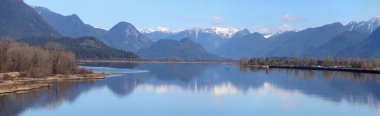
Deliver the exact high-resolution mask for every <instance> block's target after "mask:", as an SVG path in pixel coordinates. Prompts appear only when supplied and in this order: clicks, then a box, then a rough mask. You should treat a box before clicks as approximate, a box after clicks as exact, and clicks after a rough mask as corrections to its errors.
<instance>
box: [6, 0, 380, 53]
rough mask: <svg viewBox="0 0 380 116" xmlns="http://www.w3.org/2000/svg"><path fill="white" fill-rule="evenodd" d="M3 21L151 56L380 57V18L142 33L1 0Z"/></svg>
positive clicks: (32, 34)
mask: <svg viewBox="0 0 380 116" xmlns="http://www.w3.org/2000/svg"><path fill="white" fill-rule="evenodd" d="M20 16H22V17H20ZM0 24H1V27H0V37H11V38H15V39H19V40H20V39H27V38H46V37H47V38H55V39H54V40H51V39H49V40H48V41H57V40H56V39H69V41H70V42H78V43H82V41H74V40H75V38H79V39H80V40H82V39H83V38H81V37H83V36H91V37H86V38H92V40H94V39H95V40H97V41H93V42H89V41H87V42H89V43H97V45H102V46H104V47H101V48H107V49H109V50H110V49H112V50H116V49H120V50H123V51H133V52H135V53H138V54H140V55H142V56H143V57H147V58H164V57H168V58H183V59H191V58H194V59H201V58H219V57H217V56H215V55H218V56H222V57H224V58H232V59H238V58H241V57H294V56H300V57H303V56H315V57H327V56H332V57H363V58H380V53H378V52H379V51H378V50H380V46H378V45H377V43H379V42H380V40H379V37H380V36H379V33H380V32H379V29H378V28H379V27H380V17H374V18H372V19H370V20H368V21H353V22H350V23H348V24H346V25H344V24H342V23H339V22H336V23H331V24H327V25H323V26H320V27H313V28H307V29H305V30H299V31H288V32H280V33H276V34H273V36H269V35H265V36H264V35H263V34H260V33H256V32H253V33H251V32H250V31H249V30H247V29H238V28H226V27H212V28H192V29H186V30H183V31H170V30H167V29H162V30H158V31H151V30H145V31H142V32H140V31H138V30H137V29H136V28H135V27H134V26H133V25H132V24H130V23H127V22H120V23H118V24H116V25H115V26H113V27H112V28H111V29H109V30H105V29H100V28H95V27H93V26H91V25H88V24H86V23H84V22H83V21H82V20H81V19H80V18H79V16H77V15H75V14H73V15H69V16H64V15H61V14H58V13H55V12H52V11H50V10H49V9H47V8H43V7H33V8H31V7H29V6H28V5H26V4H25V3H24V2H23V1H22V0H1V1H0ZM183 38H186V39H183ZM31 40H33V39H31ZM98 40H99V41H98ZM36 41H39V40H36ZM58 42H61V43H65V42H63V41H58ZM29 43H32V42H31V41H29ZM103 43H104V45H103ZM78 45H88V44H78ZM72 46H74V45H72ZM105 46H109V47H105ZM85 47H86V46H85ZM87 47H89V46H87ZM93 47H94V46H93ZM115 48H116V49H115ZM99 50H103V49H99ZM109 50H107V51H109ZM113 53H116V52H113ZM122 54H123V53H122ZM213 54H215V55H213ZM111 56H112V55H111Z"/></svg>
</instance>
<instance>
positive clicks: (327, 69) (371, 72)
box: [241, 65, 380, 74]
mask: <svg viewBox="0 0 380 116" xmlns="http://www.w3.org/2000/svg"><path fill="white" fill-rule="evenodd" d="M241 66H243V67H257V68H267V69H298V70H319V71H338V72H352V73H369V74H380V70H368V69H356V68H346V67H306V66H278V65H274V66H268V65H241Z"/></svg>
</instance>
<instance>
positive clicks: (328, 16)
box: [25, 0, 380, 32]
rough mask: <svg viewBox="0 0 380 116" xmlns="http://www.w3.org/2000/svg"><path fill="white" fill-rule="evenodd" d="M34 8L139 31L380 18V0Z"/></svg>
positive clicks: (65, 1)
mask: <svg viewBox="0 0 380 116" xmlns="http://www.w3.org/2000/svg"><path fill="white" fill-rule="evenodd" d="M25 2H26V3H28V4H29V5H33V6H43V7H47V8H49V9H51V10H52V11H55V12H58V13H61V14H64V15H70V14H77V15H79V16H80V17H81V18H82V20H83V21H84V22H85V23H87V24H90V25H93V26H95V27H99V28H104V29H109V28H111V27H112V26H113V25H115V24H116V23H118V22H120V21H126V22H130V23H132V24H133V25H135V26H136V27H137V28H139V29H145V28H156V27H167V28H170V29H173V30H177V29H188V28H192V27H212V26H223V27H238V28H247V29H249V30H251V31H259V32H274V31H279V30H291V29H304V28H308V27H316V26H321V25H324V24H328V23H333V22H342V23H343V24H346V23H348V22H349V21H355V20H369V19H370V18H372V17H374V16H380V7H379V5H380V0H25Z"/></svg>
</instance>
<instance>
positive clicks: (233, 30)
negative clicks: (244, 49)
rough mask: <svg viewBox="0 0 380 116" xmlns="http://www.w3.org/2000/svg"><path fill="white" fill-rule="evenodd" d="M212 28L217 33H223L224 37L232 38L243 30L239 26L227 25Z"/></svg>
mask: <svg viewBox="0 0 380 116" xmlns="http://www.w3.org/2000/svg"><path fill="white" fill-rule="evenodd" d="M211 30H213V31H214V32H215V33H216V34H218V35H221V36H223V37H227V38H231V37H233V36H234V35H235V34H236V33H237V32H239V31H241V29H238V28H233V27H232V28H225V27H212V28H211Z"/></svg>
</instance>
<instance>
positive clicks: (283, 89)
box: [0, 63, 380, 116]
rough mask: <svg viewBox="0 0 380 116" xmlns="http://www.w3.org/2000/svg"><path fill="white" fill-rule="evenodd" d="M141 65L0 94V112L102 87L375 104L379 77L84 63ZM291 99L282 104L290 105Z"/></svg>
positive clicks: (54, 102) (56, 102)
mask: <svg viewBox="0 0 380 116" xmlns="http://www.w3.org/2000/svg"><path fill="white" fill-rule="evenodd" d="M84 65H86V66H102V67H116V68H128V69H135V70H146V71H148V72H138V73H128V74H121V75H115V76H110V77H109V78H107V79H105V80H100V81H65V82H57V83H55V86H54V87H52V88H50V89H42V90H35V91H31V92H27V93H18V94H11V95H4V96H0V113H1V114H0V115H1V116H13V115H20V114H22V113H23V112H25V111H27V110H35V109H56V108H59V107H60V105H61V104H62V103H67V102H68V103H74V104H75V102H77V101H76V100H78V98H80V96H81V95H82V94H86V93H88V92H89V91H96V90H98V89H101V88H107V89H109V90H110V91H112V93H113V95H114V96H118V97H120V98H123V99H128V95H131V94H134V91H150V92H154V93H165V92H170V91H177V92H178V91H179V92H181V93H193V94H198V93H203V94H205V93H206V94H212V95H213V96H238V95H244V94H248V93H249V94H255V95H265V94H275V95H276V96H295V95H306V96H310V97H316V98H318V99H321V100H323V101H327V102H332V103H341V102H347V103H349V104H351V105H357V106H365V107H369V108H371V109H372V110H379V109H380V107H379V106H380V102H379V100H380V78H379V75H374V74H355V73H348V72H330V71H310V70H289V69H284V70H282V69H275V70H269V69H256V68H249V67H237V66H228V65H219V64H215V65H213V64H126V63H117V64H108V63H103V64H102V63H100V64H99V63H98V64H84ZM292 105H295V104H287V105H285V106H284V107H289V106H292Z"/></svg>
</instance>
